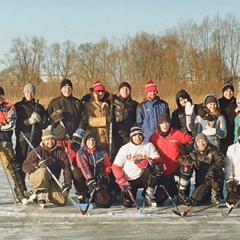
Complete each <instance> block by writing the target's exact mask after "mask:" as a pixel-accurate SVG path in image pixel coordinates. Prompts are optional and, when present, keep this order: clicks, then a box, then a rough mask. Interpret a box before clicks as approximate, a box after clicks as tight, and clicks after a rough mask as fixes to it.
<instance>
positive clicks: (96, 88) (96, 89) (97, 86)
mask: <svg viewBox="0 0 240 240" xmlns="http://www.w3.org/2000/svg"><path fill="white" fill-rule="evenodd" d="M92 90H93V91H94V92H99V91H103V92H105V91H106V90H105V87H104V86H103V85H102V84H101V82H100V81H99V80H96V81H95V83H94V84H93V86H92Z"/></svg>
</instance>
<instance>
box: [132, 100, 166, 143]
mask: <svg viewBox="0 0 240 240" xmlns="http://www.w3.org/2000/svg"><path fill="white" fill-rule="evenodd" d="M163 113H167V114H168V115H170V110H169V106H168V103H167V102H165V101H164V100H161V99H160V98H159V97H157V98H156V99H155V100H154V101H150V100H144V101H143V102H141V103H140V104H139V105H138V107H137V123H138V124H139V125H140V126H141V128H142V130H143V134H144V137H145V140H146V141H148V140H149V138H150V137H151V135H152V134H153V133H154V132H155V131H156V129H157V127H158V122H157V119H158V116H159V115H161V114H163Z"/></svg>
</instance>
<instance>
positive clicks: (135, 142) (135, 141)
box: [132, 133, 143, 145]
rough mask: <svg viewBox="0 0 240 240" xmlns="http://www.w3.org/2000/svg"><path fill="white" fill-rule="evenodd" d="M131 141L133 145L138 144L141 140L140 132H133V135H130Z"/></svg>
mask: <svg viewBox="0 0 240 240" xmlns="http://www.w3.org/2000/svg"><path fill="white" fill-rule="evenodd" d="M132 141H133V143H134V144H135V145H140V144H141V143H142V141H143V135H142V134H139V133H138V134H135V135H134V136H133V137H132Z"/></svg>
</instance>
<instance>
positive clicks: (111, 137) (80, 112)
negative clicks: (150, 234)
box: [0, 79, 240, 207]
mask: <svg viewBox="0 0 240 240" xmlns="http://www.w3.org/2000/svg"><path fill="white" fill-rule="evenodd" d="M131 91H132V89H131V86H130V84H129V83H127V82H122V83H121V84H120V85H119V87H118V94H110V93H109V92H108V91H107V90H106V89H105V86H104V85H103V84H102V83H101V82H100V81H99V80H97V81H95V82H94V84H93V85H92V87H91V88H90V93H89V94H86V95H85V96H83V97H82V98H81V99H78V98H76V97H74V96H73V84H72V82H71V80H69V79H64V80H63V81H62V82H61V84H60V92H61V95H60V96H59V97H56V98H54V99H52V100H51V101H50V103H49V104H48V106H47V107H46V109H45V108H44V107H43V106H42V105H41V104H40V103H39V101H38V100H37V99H36V98H35V95H36V88H35V86H34V85H33V84H31V83H29V84H26V85H25V86H24V89H23V94H24V96H23V98H22V100H21V101H20V102H17V103H15V104H10V103H7V102H5V100H4V95H5V93H4V90H3V89H2V88H1V87H0V106H1V111H0V126H1V128H0V142H1V145H0V148H1V149H0V157H1V160H2V162H3V164H4V167H5V169H6V172H7V173H8V174H9V175H10V176H11V177H12V179H13V181H14V184H15V186H14V191H15V194H16V197H17V198H18V199H19V200H21V201H22V202H23V199H27V198H28V197H29V195H30V193H29V191H28V190H27V188H26V184H25V179H26V174H27V177H28V178H29V181H30V182H31V184H32V185H33V189H32V191H31V193H35V194H36V196H37V199H36V201H37V202H39V203H45V202H52V203H54V204H55V205H58V206H64V205H65V204H66V201H67V197H68V194H69V191H70V189H71V187H72V183H73V185H74V188H75V194H76V195H77V196H78V201H79V202H80V203H83V202H87V201H88V198H89V197H90V196H91V195H92V194H94V202H95V205H96V206H97V207H110V206H111V205H112V204H113V202H114V201H115V200H116V198H117V199H119V198H120V197H121V199H122V203H123V205H124V206H125V207H131V206H132V205H133V204H134V199H136V196H137V192H138V189H139V188H142V189H143V191H142V196H143V197H144V198H145V200H146V201H147V203H148V204H149V205H152V206H158V205H161V204H163V203H164V202H165V201H166V199H167V198H168V196H169V195H170V196H176V198H177V199H178V201H179V203H180V204H184V205H189V204H192V205H198V204H202V203H204V202H205V201H208V200H210V201H211V202H212V204H213V205H214V206H215V207H219V206H220V205H221V203H222V199H223V197H224V196H223V188H224V186H226V190H227V192H228V195H227V198H226V202H227V204H228V205H229V206H236V205H237V203H238V200H239V194H240V183H239V181H240V172H239V171H240V170H239V169H240V165H239V164H238V161H237V158H238V152H240V143H239V142H240V130H239V126H240V123H239V122H240V120H239V118H240V117H239V116H238V114H239V112H240V95H238V96H237V99H236V98H235V97H234V86H233V84H232V83H231V82H226V83H225V84H224V85H223V87H222V97H221V98H220V99H218V98H217V97H216V96H215V95H214V94H207V95H206V96H205V98H204V100H203V103H201V104H194V103H193V101H192V99H191V97H190V95H189V94H188V92H187V91H185V90H180V91H179V92H178V93H177V94H176V104H177V109H176V110H174V111H173V112H172V114H170V109H169V106H168V103H167V102H166V101H164V100H162V99H161V98H160V97H159V95H158V88H157V85H156V84H155V83H154V82H153V81H152V80H148V81H147V83H146V85H145V89H144V95H145V99H144V101H142V102H141V103H138V102H137V101H135V100H133V99H132V97H131ZM14 129H15V134H16V146H15V149H13V143H12V134H13V130H14ZM23 135H25V137H26V138H27V139H29V142H30V144H29V142H28V141H26V140H25V137H24V136H23ZM30 146H32V147H34V150H33V149H31V147H30ZM238 165H239V166H238ZM61 172H63V180H64V182H63V184H62V186H61V187H60V186H59V184H58V183H57V182H56V181H55V178H53V176H52V174H54V176H55V177H56V178H57V179H60V175H61ZM194 172H195V185H194V186H195V188H194V191H193V193H192V194H191V196H189V195H190V185H191V177H192V176H193V173H194ZM238 172H239V173H238ZM176 176H178V177H179V180H178V181H176V179H177V178H176ZM224 183H225V184H224ZM133 198H134V199H133Z"/></svg>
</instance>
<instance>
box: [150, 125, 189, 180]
mask: <svg viewBox="0 0 240 240" xmlns="http://www.w3.org/2000/svg"><path fill="white" fill-rule="evenodd" d="M191 139H192V137H191V136H190V135H189V134H186V133H184V132H182V131H181V130H177V129H172V128H171V131H170V133H169V135H168V136H167V137H166V138H164V137H162V136H161V135H160V134H159V133H158V131H157V130H156V131H155V133H154V134H153V135H152V136H151V137H150V139H149V141H150V142H151V143H153V145H154V146H155V147H156V149H157V150H158V153H159V155H160V157H161V162H163V163H164V165H165V166H164V169H165V171H164V173H163V176H167V175H169V174H171V173H173V172H174V171H175V170H176V169H177V168H178V161H177V160H178V157H179V155H180V153H179V149H180V147H181V145H186V144H188V143H190V141H191Z"/></svg>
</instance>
